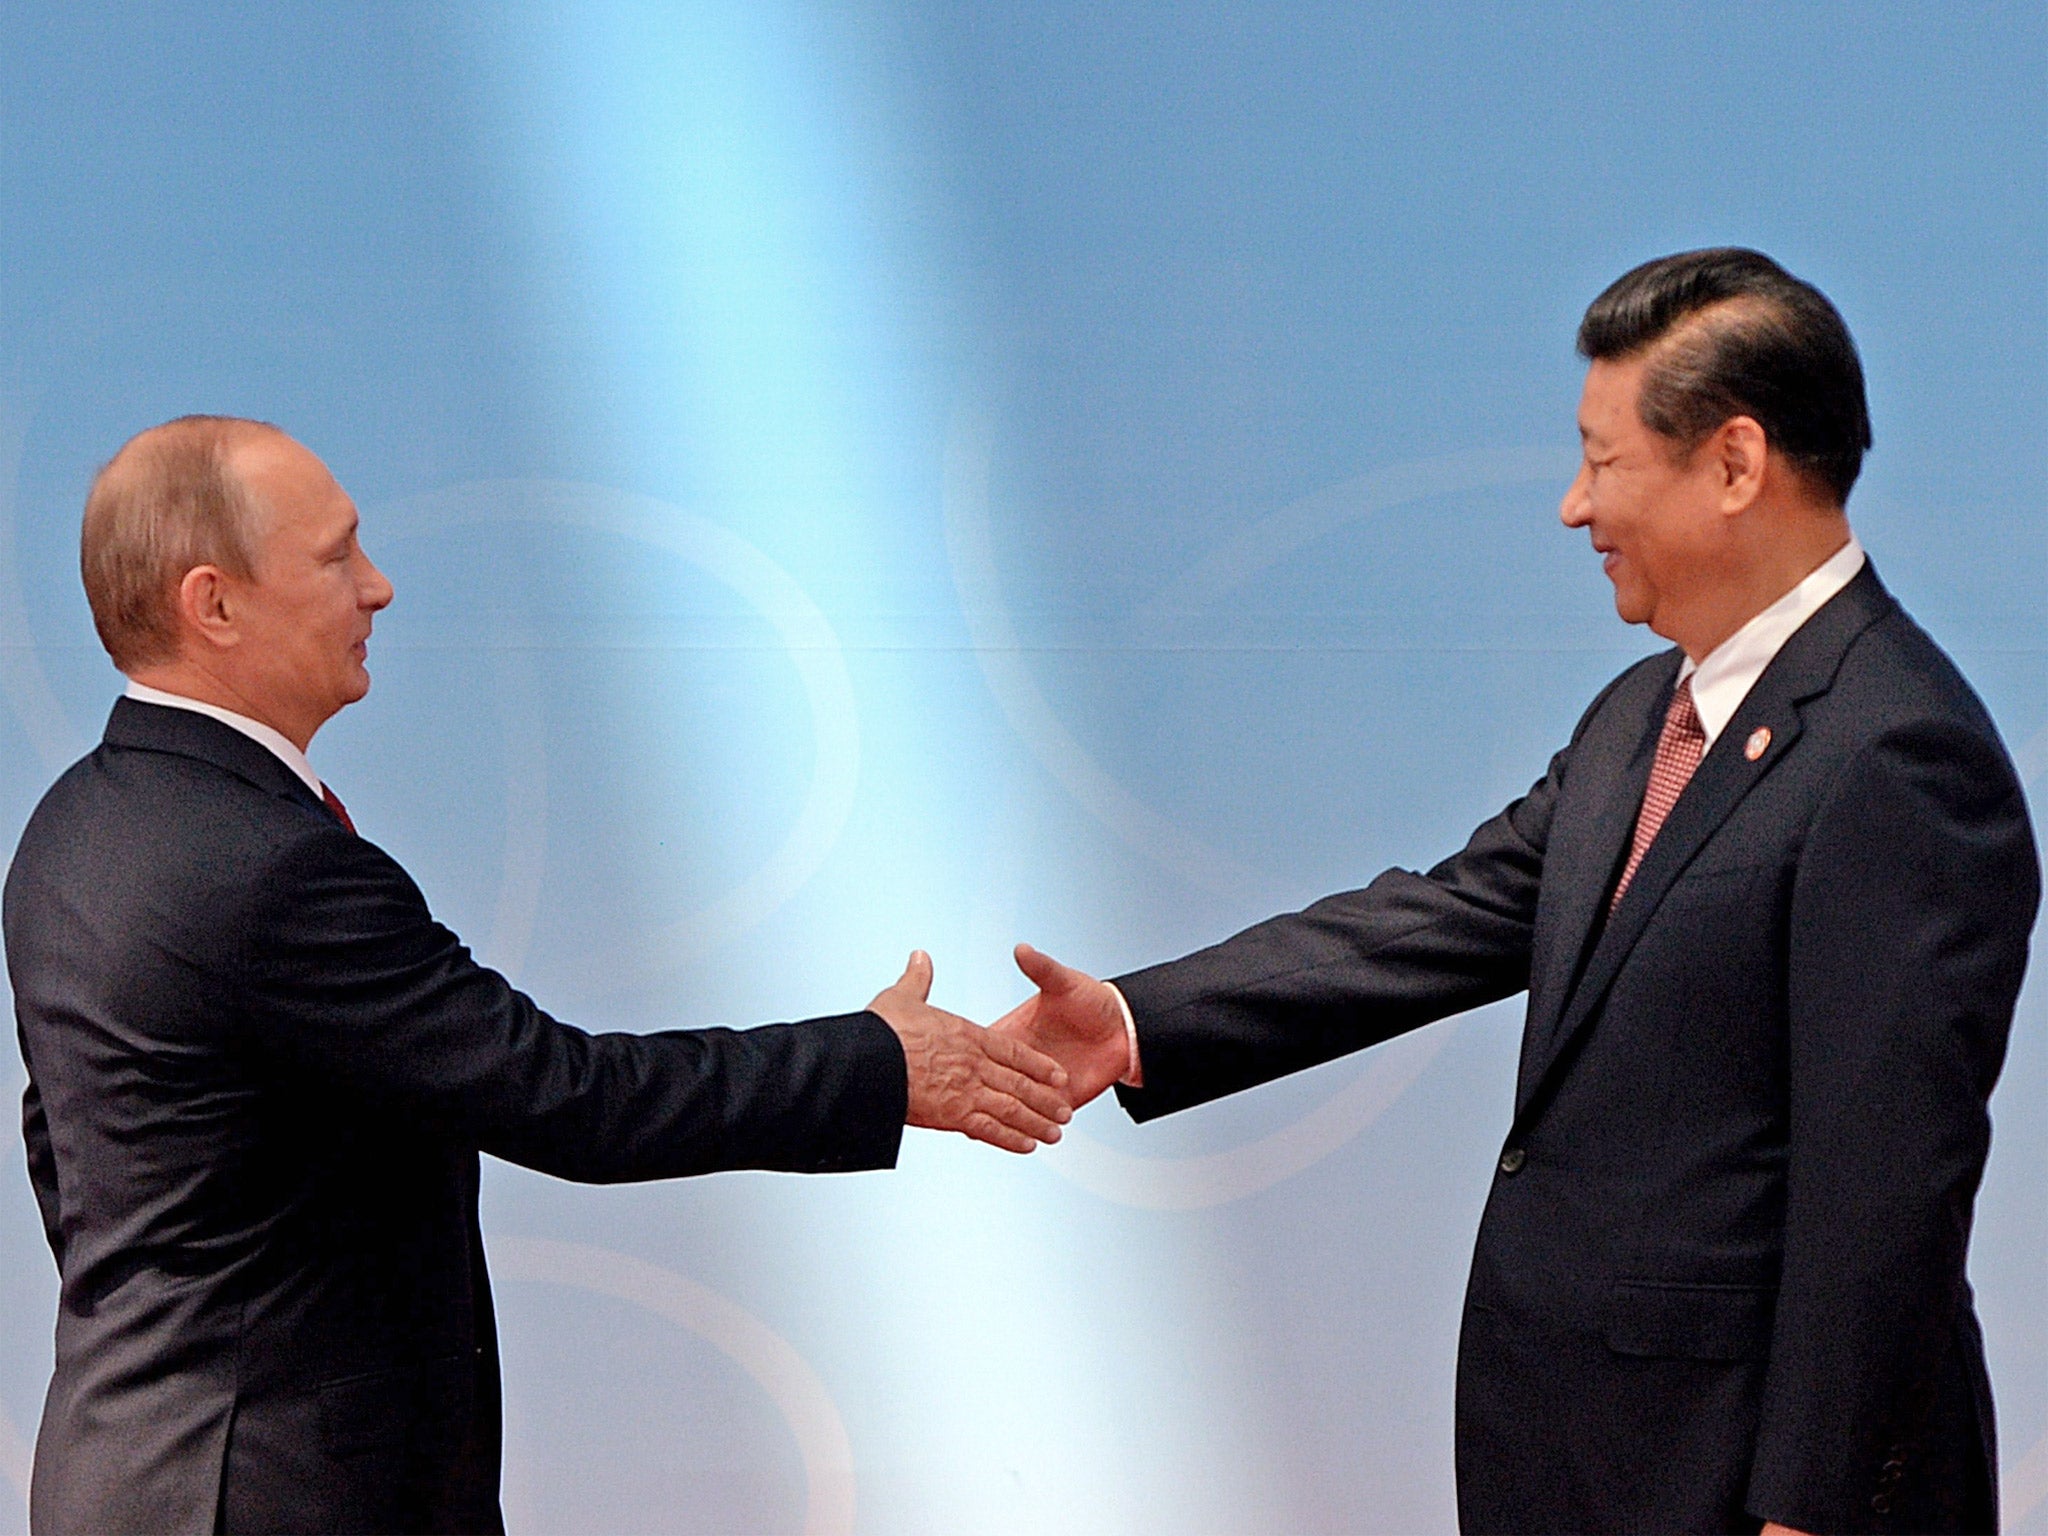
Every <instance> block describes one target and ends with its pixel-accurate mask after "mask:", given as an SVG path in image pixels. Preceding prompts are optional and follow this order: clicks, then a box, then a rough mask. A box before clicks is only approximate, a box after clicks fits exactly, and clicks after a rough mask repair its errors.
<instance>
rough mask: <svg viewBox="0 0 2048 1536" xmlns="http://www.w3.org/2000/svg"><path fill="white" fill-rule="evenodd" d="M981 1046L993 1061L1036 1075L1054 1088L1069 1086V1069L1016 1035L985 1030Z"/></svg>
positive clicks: (1014, 1069) (1032, 1075)
mask: <svg viewBox="0 0 2048 1536" xmlns="http://www.w3.org/2000/svg"><path fill="white" fill-rule="evenodd" d="M981 1048H982V1049H983V1050H984V1051H986V1052H987V1053H988V1056H989V1059H990V1060H991V1061H994V1062H997V1063H999V1064H1001V1065H1002V1066H1005V1067H1008V1068H1010V1069H1011V1070H1012V1071H1015V1072H1021V1073H1023V1074H1024V1075H1025V1076H1026V1077H1035V1078H1037V1079H1038V1081H1040V1082H1041V1083H1045V1084H1047V1085H1048V1086H1050V1087H1053V1088H1064V1087H1066V1086H1067V1069H1066V1068H1065V1067H1063V1066H1061V1065H1060V1064H1059V1063H1058V1062H1056V1061H1054V1060H1053V1059H1052V1058H1051V1057H1050V1056H1048V1055H1046V1054H1045V1052H1043V1051H1040V1050H1034V1049H1033V1048H1032V1047H1031V1046H1028V1045H1026V1044H1025V1043H1024V1042H1023V1041H1022V1040H1020V1039H1018V1038H1017V1037H1016V1036H1015V1035H998V1034H995V1033H993V1032H991V1031H986V1030H984V1031H983V1032H982V1036H981Z"/></svg>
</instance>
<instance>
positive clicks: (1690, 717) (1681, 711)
mask: <svg viewBox="0 0 2048 1536" xmlns="http://www.w3.org/2000/svg"><path fill="white" fill-rule="evenodd" d="M1664 729H1665V730H1667V731H1669V732H1672V733H1673V734H1675V735H1682V736H1705V735H1706V734H1707V732H1706V727H1705V726H1703V725H1701V724H1700V712H1699V710H1697V709H1696V708H1694V707H1693V702H1692V674H1691V673H1687V674H1686V675H1685V676H1684V677H1682V678H1680V679H1679V680H1678V686H1677V687H1676V688H1675V689H1673V690H1672V692H1671V707H1670V708H1669V709H1667V710H1665V711H1664Z"/></svg>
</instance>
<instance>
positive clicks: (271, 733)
mask: <svg viewBox="0 0 2048 1536" xmlns="http://www.w3.org/2000/svg"><path fill="white" fill-rule="evenodd" d="M128 697H129V698H131V699H134V700H136V701H137V702H138V703H142V704H162V705H164V706H165V707H166V708H168V709H189V710H191V711H192V713H194V714H195V715H206V716H208V717H209V718H211V719H214V720H218V721H219V722H220V723H221V724H222V725H225V726H231V727H233V728H234V729H235V730H238V731H240V732H241V733H242V734H243V735H244V736H246V737H248V738H249V739H250V740H251V741H253V742H255V743H257V744H258V745H259V746H264V747H268V748H269V749H270V750H271V752H272V753H273V754H274V755H275V756H276V758H277V760H278V761H279V762H281V763H283V764H284V765H285V767H287V768H289V769H291V771H292V772H293V773H295V774H297V775H298V776H299V777H300V778H301V779H303V780H304V781H305V784H306V788H308V789H310V790H312V791H313V798H314V799H316V800H318V799H322V798H324V796H323V794H322V791H321V787H320V775H319V774H317V773H315V772H314V771H313V765H312V764H311V763H309V762H307V761H306V754H305V753H303V752H301V751H300V750H299V749H298V748H297V747H295V746H293V745H292V744H291V742H290V741H289V740H287V739H286V738H285V735H284V733H283V732H281V731H279V730H277V729H276V728H275V727H273V726H268V725H265V724H264V723H263V722H262V721H261V720H251V719H250V718H249V717H248V716H247V715H238V714H236V713H235V712H234V711H233V710H232V709H222V708H221V707H220V706H219V705H218V704H207V703H204V702H202V701H201V700H199V699H188V698H186V697H185V695H183V694H182V693H165V692H164V691H163V689H161V688H152V687H150V686H149V684H147V683H138V682H136V681H135V680H134V679H133V678H130V679H129V681H128Z"/></svg>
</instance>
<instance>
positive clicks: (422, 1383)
mask: <svg viewBox="0 0 2048 1536" xmlns="http://www.w3.org/2000/svg"><path fill="white" fill-rule="evenodd" d="M461 1385H462V1363H461V1362H460V1361H459V1360H436V1361H431V1362H429V1363H427V1364H425V1365H401V1366H394V1367H392V1368H391V1369H389V1370H383V1371H366V1372H364V1373H363V1374H361V1375H359V1376H344V1377H342V1378H341V1379H340V1380H338V1381H330V1382H325V1383H323V1384H322V1385H321V1387H320V1388H319V1390H318V1392H317V1393H316V1394H315V1396H316V1397H317V1398H318V1400H319V1404H320V1439H321V1441H322V1443H323V1444H325V1446H326V1447H327V1451H328V1454H330V1455H333V1456H349V1455H354V1454H356V1453H357V1452H361V1451H369V1450H375V1449H378V1448H379V1447H382V1446H390V1445H402V1444H405V1443H406V1442H408V1441H413V1440H417V1439H419V1438H421V1437H422V1436H426V1437H429V1438H431V1437H433V1436H434V1435H436V1434H437V1433H445V1432H446V1431H447V1429H448V1426H449V1421H451V1420H453V1419H456V1418H459V1417H461V1416H462V1414H463V1413H464V1412H465V1411H466V1409H467V1404H466V1403H465V1402H464V1401H463V1394H462V1392H461Z"/></svg>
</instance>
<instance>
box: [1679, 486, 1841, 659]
mask: <svg viewBox="0 0 2048 1536" xmlns="http://www.w3.org/2000/svg"><path fill="white" fill-rule="evenodd" d="M1848 542H1849V519H1848V516H1847V514H1845V513H1843V512H1842V511H1841V510H1840V509H1835V510H1833V511H1831V512H1824V513H1819V514H1815V513H1812V512H1808V513H1806V514H1804V515H1803V516H1802V517H1800V518H1799V519H1798V520H1797V521H1796V522H1792V523H1790V524H1781V525H1779V526H1778V527H1776V528H1773V529H1770V530H1767V531H1765V533H1764V534H1763V536H1762V537H1761V538H1759V539H1758V540H1756V541H1755V547H1754V548H1752V549H1749V550H1745V551H1743V554H1742V557H1741V558H1739V559H1738V560H1737V561H1736V562H1735V563H1734V565H1733V566H1732V567H1731V569H1729V570H1728V571H1727V572H1725V573H1723V574H1722V575H1721V577H1720V579H1718V580H1717V581H1715V583H1714V584H1713V586H1712V588H1711V589H1710V590H1708V591H1705V592H1702V593H1701V594H1699V596H1698V597H1697V598H1696V599H1695V601H1694V602H1692V603H1690V604H1689V605H1687V608H1686V611H1685V612H1684V613H1683V614H1682V615H1680V616H1678V617H1677V618H1676V619H1674V620H1673V621H1672V623H1671V624H1670V626H1669V627H1668V628H1667V627H1665V626H1664V625H1662V624H1653V625H1652V626H1651V627H1652V628H1653V629H1655V630H1656V631H1657V633H1659V634H1661V635H1662V636H1663V637H1664V638H1665V639H1667V640H1671V641H1675V642H1676V643H1677V644H1678V645H1679V647H1680V648H1681V649H1683V650H1684V652H1685V654H1686V655H1687V656H1689V657H1691V658H1692V661H1693V664H1694V665H1695V666H1697V665H1698V664H1699V663H1700V662H1702V661H1705V660H1706V659H1707V657H1709V656H1711V655H1712V654H1713V653H1714V652H1715V651H1716V650H1718V649H1719V648H1720V647H1721V645H1722V644H1723V643H1724V642H1726V641H1727V639H1728V638H1729V636H1731V635H1733V634H1734V633H1735V632H1736V631H1737V630H1738V629H1740V628H1742V626H1743V625H1745V624H1747V623H1748V622H1749V621H1750V620H1751V619H1753V618H1755V617H1756V616H1757V615H1758V614H1760V613H1762V612H1763V611H1764V610H1765V609H1766V608H1768V607H1770V606H1771V604H1773V603H1775V602H1776V601H1777V600H1778V599H1779V598H1781V597H1783V596H1784V595H1785V594H1786V593H1787V592H1790V591H1791V590H1792V589H1793V588H1794V587H1796V586H1798V585H1799V583H1800V582H1802V581H1804V580H1805V579H1806V578H1807V577H1808V576H1811V575H1812V574H1813V573H1814V572H1815V571H1816V570H1818V569H1819V568H1820V567H1821V566H1822V565H1824V564H1825V563H1826V562H1827V561H1828V560H1829V559H1830V558H1832V557H1833V556H1834V555H1835V554H1836V553H1837V552H1839V551H1840V550H1841V548H1842V546H1843V545H1845V544H1847V543H1848Z"/></svg>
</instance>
